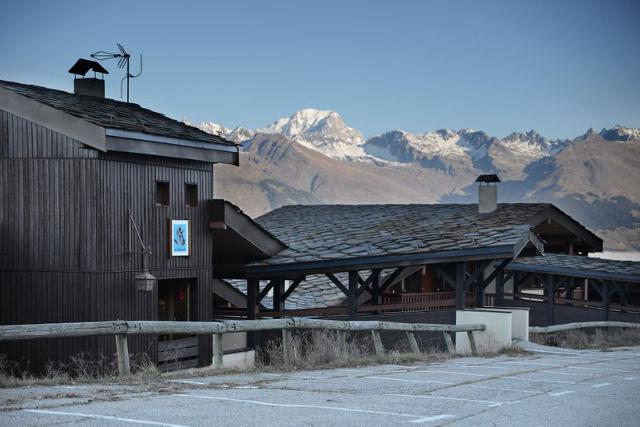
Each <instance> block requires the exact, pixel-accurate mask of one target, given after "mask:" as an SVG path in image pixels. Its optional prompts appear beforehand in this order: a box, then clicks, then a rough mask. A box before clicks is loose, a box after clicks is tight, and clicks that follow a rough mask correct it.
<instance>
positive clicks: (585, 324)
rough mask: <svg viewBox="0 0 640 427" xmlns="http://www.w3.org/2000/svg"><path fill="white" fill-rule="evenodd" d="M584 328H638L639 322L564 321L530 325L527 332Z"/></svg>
mask: <svg viewBox="0 0 640 427" xmlns="http://www.w3.org/2000/svg"><path fill="white" fill-rule="evenodd" d="M584 328H638V329H640V323H627V322H610V321H601V322H580V323H565V324H563V325H553V326H531V327H530V328H529V333H532V334H550V333H553V332H562V331H571V330H574V329H584Z"/></svg>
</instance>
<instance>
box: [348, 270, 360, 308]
mask: <svg viewBox="0 0 640 427" xmlns="http://www.w3.org/2000/svg"><path fill="white" fill-rule="evenodd" d="M357 317H358V272H357V271H350V272H349V320H355V319H356V318H357Z"/></svg>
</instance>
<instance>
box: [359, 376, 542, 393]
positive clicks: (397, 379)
mask: <svg viewBox="0 0 640 427" xmlns="http://www.w3.org/2000/svg"><path fill="white" fill-rule="evenodd" d="M366 378H375V379H378V380H389V381H398V382H404V383H414V384H443V385H452V386H455V387H470V388H482V389H486V390H498V391H514V392H521V393H539V391H538V390H522V389H516V388H504V387H491V386H487V385H478V384H456V383H448V382H445V381H430V380H410V379H406V378H393V377H377V376H370V377H364V378H363V379H366Z"/></svg>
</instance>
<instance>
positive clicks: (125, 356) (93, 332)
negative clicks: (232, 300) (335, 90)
mask: <svg viewBox="0 0 640 427" xmlns="http://www.w3.org/2000/svg"><path fill="white" fill-rule="evenodd" d="M272 329H281V330H282V344H283V350H284V359H285V363H287V364H288V363H290V362H291V361H292V360H293V357H294V356H293V350H292V346H291V331H293V330H298V329H324V330H335V331H338V339H339V345H340V348H341V349H343V350H341V351H344V349H346V334H345V333H346V332H353V331H370V332H371V335H372V338H373V343H374V348H375V350H376V354H378V355H382V354H384V348H383V347H382V341H381V339H380V332H381V331H402V332H405V334H406V337H407V339H408V341H409V345H410V347H411V349H412V351H413V352H415V353H419V352H420V350H419V348H418V343H417V341H416V339H415V336H414V332H442V333H443V335H444V338H445V343H446V344H447V349H448V350H449V351H450V352H454V351H455V349H454V347H453V340H452V338H453V334H454V333H456V332H466V333H467V335H468V337H469V342H470V345H471V350H472V352H473V353H476V346H475V340H474V337H473V332H474V331H483V330H484V329H485V326H484V325H480V324H474V325H440V324H430V323H397V322H382V321H342V320H320V319H305V318H300V317H289V318H285V319H264V320H223V321H220V322H157V321H113V322H84V323H47V324H33V325H3V326H0V341H15V340H29V339H36V338H66V337H85V336H98V335H114V336H115V340H116V350H117V353H118V370H119V372H120V375H128V374H129V372H130V367H129V350H128V342H127V336H128V335H143V334H151V335H160V334H189V335H210V334H212V335H213V366H214V367H215V368H221V367H222V335H223V334H226V333H233V332H256V331H265V330H272Z"/></svg>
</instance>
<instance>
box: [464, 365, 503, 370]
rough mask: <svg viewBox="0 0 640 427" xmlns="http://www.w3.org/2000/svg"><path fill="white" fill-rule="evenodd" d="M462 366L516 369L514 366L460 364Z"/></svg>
mask: <svg viewBox="0 0 640 427" xmlns="http://www.w3.org/2000/svg"><path fill="white" fill-rule="evenodd" d="M459 366H460V367H461V368H488V369H515V368H514V367H512V366H491V365H459Z"/></svg>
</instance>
